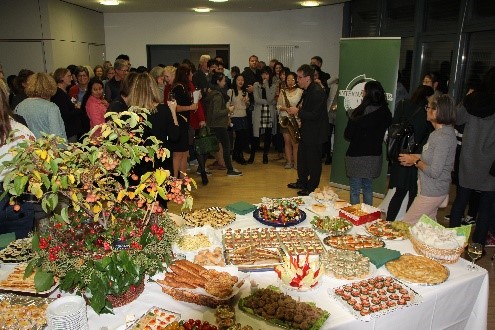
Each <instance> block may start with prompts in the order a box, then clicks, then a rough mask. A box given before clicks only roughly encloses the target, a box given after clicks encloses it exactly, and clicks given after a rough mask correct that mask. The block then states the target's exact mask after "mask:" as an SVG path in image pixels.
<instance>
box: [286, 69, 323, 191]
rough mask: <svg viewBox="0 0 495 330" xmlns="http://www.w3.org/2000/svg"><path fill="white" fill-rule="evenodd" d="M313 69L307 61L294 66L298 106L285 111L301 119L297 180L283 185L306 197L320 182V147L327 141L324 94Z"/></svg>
mask: <svg viewBox="0 0 495 330" xmlns="http://www.w3.org/2000/svg"><path fill="white" fill-rule="evenodd" d="M313 77H314V69H313V68H312V67H311V66H310V65H307V64H304V65H302V66H301V67H299V69H297V83H298V85H299V87H301V88H302V89H304V94H303V96H302V106H301V107H300V108H299V107H290V108H289V109H288V113H289V114H291V115H297V116H298V117H299V119H300V120H301V127H300V133H301V141H300V142H299V150H298V152H297V177H298V178H297V182H295V183H289V184H288V185H287V186H288V187H289V188H293V189H300V190H299V191H298V192H297V194H298V195H299V196H307V195H309V194H310V193H311V192H313V191H314V190H315V189H316V188H317V187H318V185H319V184H320V176H321V149H322V144H323V143H324V142H326V141H327V139H328V137H327V125H328V113H327V95H326V93H325V91H324V90H323V88H321V86H320V85H318V84H316V83H315V82H313Z"/></svg>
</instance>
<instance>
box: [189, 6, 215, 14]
mask: <svg viewBox="0 0 495 330" xmlns="http://www.w3.org/2000/svg"><path fill="white" fill-rule="evenodd" d="M193 10H194V11H195V12H197V13H209V12H210V11H211V8H207V7H199V8H193Z"/></svg>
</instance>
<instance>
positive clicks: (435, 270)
mask: <svg viewBox="0 0 495 330" xmlns="http://www.w3.org/2000/svg"><path fill="white" fill-rule="evenodd" d="M386 267H387V270H388V271H389V272H390V274H392V275H393V276H395V277H396V278H398V279H401V280H404V281H408V282H411V283H417V284H427V285H435V284H440V283H443V282H445V281H446V280H447V278H448V277H449V270H448V269H447V268H446V267H445V266H444V265H442V264H440V263H439V262H437V261H435V260H432V259H429V258H427V257H424V256H416V255H412V254H404V255H402V256H401V257H400V258H399V259H396V260H392V261H389V262H387V263H386Z"/></svg>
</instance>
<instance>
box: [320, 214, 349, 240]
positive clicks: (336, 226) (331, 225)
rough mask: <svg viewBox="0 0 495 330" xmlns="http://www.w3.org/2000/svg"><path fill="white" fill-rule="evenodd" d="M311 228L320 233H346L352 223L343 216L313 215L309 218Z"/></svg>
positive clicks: (334, 234)
mask: <svg viewBox="0 0 495 330" xmlns="http://www.w3.org/2000/svg"><path fill="white" fill-rule="evenodd" d="M311 225H313V228H314V229H315V230H317V231H319V232H320V233H324V234H329V235H332V236H338V235H344V234H347V233H348V232H349V231H350V230H351V229H352V227H353V225H352V223H351V222H350V221H349V220H347V219H344V218H340V217H329V216H324V217H320V216H314V217H313V220H311Z"/></svg>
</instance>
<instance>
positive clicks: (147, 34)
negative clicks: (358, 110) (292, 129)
mask: <svg viewBox="0 0 495 330" xmlns="http://www.w3.org/2000/svg"><path fill="white" fill-rule="evenodd" d="M342 8H343V4H339V5H332V6H324V7H320V8H309V9H298V10H289V11H278V12H266V13H245V12H243V13H209V14H195V13H125V14H105V15H104V16H105V41H106V50H107V59H108V60H110V61H113V60H114V59H115V57H117V56H118V55H119V54H121V53H125V54H128V55H129V56H130V58H131V63H132V65H133V66H134V67H137V66H139V65H146V64H147V63H146V45H147V44H154V45H157V44H230V54H231V55H230V56H231V58H230V63H231V66H233V65H237V66H239V67H240V68H241V70H242V69H243V68H244V67H245V66H247V64H248V57H249V55H251V54H256V55H258V57H259V58H260V60H264V61H267V60H269V59H268V58H267V56H268V51H267V47H266V46H268V45H296V46H299V48H297V49H296V51H295V58H294V63H295V66H299V65H301V64H304V63H309V61H310V59H311V57H312V56H314V55H319V56H321V57H322V58H323V70H324V71H326V72H329V73H330V74H331V75H332V76H337V74H338V64H339V39H340V37H341V36H342ZM177 60H178V61H181V60H182V59H177ZM292 69H297V67H294V68H292Z"/></svg>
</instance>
